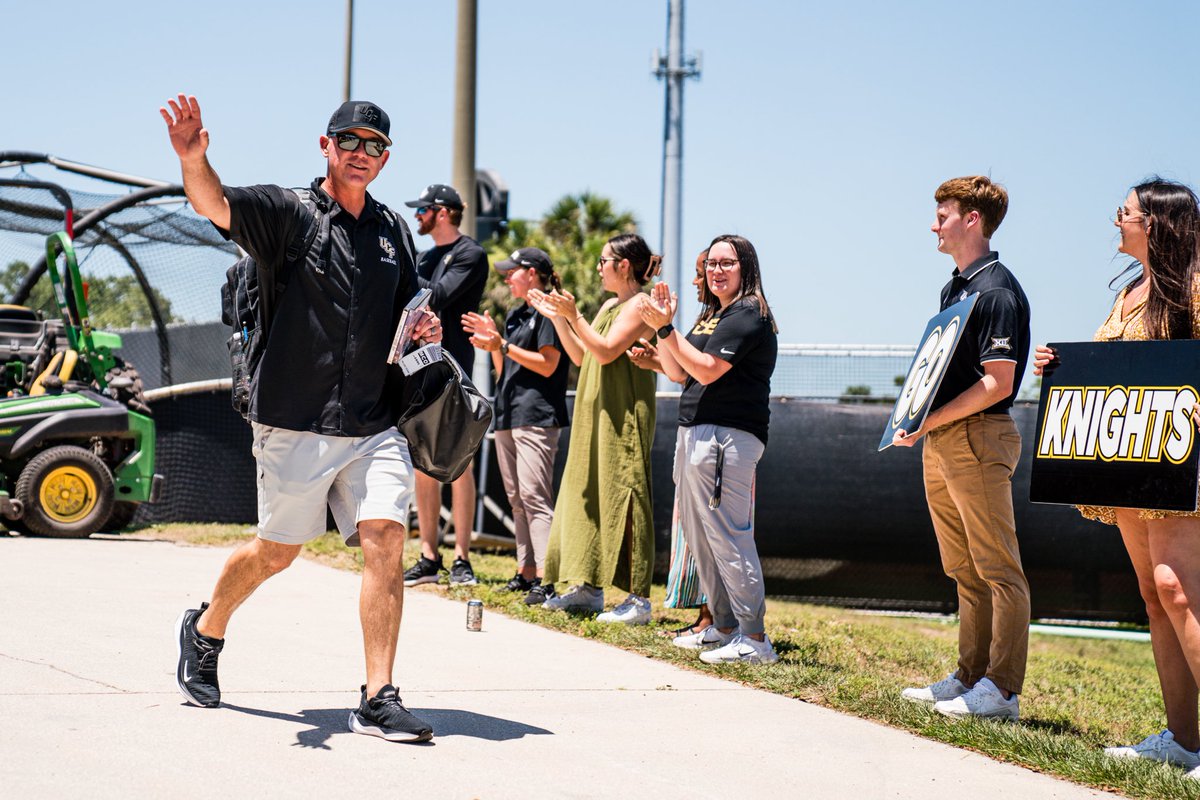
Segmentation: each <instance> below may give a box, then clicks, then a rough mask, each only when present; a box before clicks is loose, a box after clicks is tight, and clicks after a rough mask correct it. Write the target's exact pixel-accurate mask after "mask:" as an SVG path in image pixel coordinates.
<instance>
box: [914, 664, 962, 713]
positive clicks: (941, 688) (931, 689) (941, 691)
mask: <svg viewBox="0 0 1200 800" xmlns="http://www.w3.org/2000/svg"><path fill="white" fill-rule="evenodd" d="M968 691H969V690H968V689H967V687H966V686H963V683H962V681H960V680H959V679H958V675H956V674H955V673H953V672H952V673H950V674H949V675H947V676H946V677H945V678H943V679H942V680H940V681H938V682H937V683H932V684H930V685H929V686H910V687H908V688H907V689H905V690H904V691H903V692H901V693H900V696H901V697H903V698H904V699H905V700H908V701H910V702H913V703H923V704H925V705H927V706H931V705H933V704H934V703H940V702H942V701H943V700H953V699H954V698H956V697H958V696H960V695H964V694H966V693H967V692H968Z"/></svg>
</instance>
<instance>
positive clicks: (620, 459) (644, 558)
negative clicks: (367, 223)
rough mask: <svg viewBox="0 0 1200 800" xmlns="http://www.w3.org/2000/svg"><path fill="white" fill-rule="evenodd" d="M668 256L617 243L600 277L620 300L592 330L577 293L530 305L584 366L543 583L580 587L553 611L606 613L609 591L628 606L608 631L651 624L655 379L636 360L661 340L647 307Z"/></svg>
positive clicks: (554, 601) (634, 243) (636, 240)
mask: <svg viewBox="0 0 1200 800" xmlns="http://www.w3.org/2000/svg"><path fill="white" fill-rule="evenodd" d="M661 260H662V259H661V258H660V257H659V256H656V255H654V254H653V253H651V252H650V248H649V247H648V246H647V245H646V242H645V240H643V239H642V237H640V236H638V235H637V234H633V233H626V234H622V235H620V236H616V237H614V238H612V239H609V240H608V242H607V243H606V244H605V245H604V249H603V250H602V251H601V253H600V261H599V263H598V264H597V267H596V268H597V269H598V270H599V272H600V281H601V284H602V286H603V287H604V290H605V291H607V292H612V293H613V295H615V296H614V297H611V298H609V299H608V300H607V301H605V303H604V304H603V305H602V306H601V307H600V312H599V313H598V314H596V318H595V319H594V320H592V321H591V322H590V323H589V322H588V321H587V320H586V319H584V317H583V314H581V313H579V309H578V308H577V307H576V305H575V298H574V296H573V295H572V294H571V293H570V292H567V291H563V292H558V291H552V292H548V293H547V292H540V291H537V290H531V291H530V293H529V302H530V304H531V305H533V307H534V308H536V309H537V310H538V311H539V312H541V313H542V314H544V315H546V316H547V317H549V318H550V319H551V320H552V321H553V323H554V329H555V331H557V332H558V335H559V338H560V339H561V340H562V343H563V348H564V349H565V350H566V352H567V355H568V356H570V358H571V361H573V362H574V363H575V364H576V365H578V366H579V383H578V385H577V386H576V388H575V410H574V414H573V419H572V421H571V444H570V447H569V449H568V451H567V463H566V467H565V469H564V470H563V477H562V483H561V485H560V487H559V490H558V500H557V502H556V503H555V506H554V523H553V525H552V526H551V529H550V545H549V547H548V549H547V553H546V570H545V578H544V579H543V582H544V583H546V584H553V583H557V582H562V581H566V582H570V583H572V584H573V585H572V586H571V587H570V588H569V589H568V590H567V591H565V592H563V593H562V594H559V595H558V596H556V597H552V598H550V599H548V600H547V601H546V602H545V604H544V606H543V607H544V608H547V609H551V610H559V611H576V612H589V613H596V612H600V611H603V609H604V587H606V586H615V587H617V588H618V589H621V590H623V591H625V592H627V593H628V596H627V597H626V598H625V599H624V600H623V601H622V602H621V603H620V604H618V605H617V607H616V608H614V609H613V610H612V611H608V612H606V613H602V614H600V616H599V617H597V619H598V620H600V621H602V622H615V623H624V624H627V625H645V624H646V623H648V622H649V621H650V576H651V572H652V570H653V567H654V520H653V506H652V504H651V497H650V445H651V443H652V442H653V441H654V376H653V374H652V373H650V372H647V371H645V370H641V369H638V368H637V367H635V366H634V365H633V362H632V361H630V360H629V356H628V355H626V352H625V351H626V350H628V349H629V347H630V346H631V345H632V344H633V343H634V342H636V341H637V340H638V339H640V338H643V337H645V336H648V335H650V333H651V331H650V329H649V328H647V327H646V324H645V323H644V322H642V318H641V315H640V314H639V313H638V309H637V303H636V302H631V301H633V300H635V299H636V298H638V297H641V296H643V293H642V287H643V286H645V284H646V282H647V281H649V280H650V278H651V277H653V276H654V275H655V274H657V272H658V265H659V263H660V262H661Z"/></svg>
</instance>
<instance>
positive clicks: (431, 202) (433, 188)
mask: <svg viewBox="0 0 1200 800" xmlns="http://www.w3.org/2000/svg"><path fill="white" fill-rule="evenodd" d="M404 205H406V206H408V207H409V208H420V207H421V206H445V207H446V208H457V209H460V210H461V209H462V208H463V201H462V198H461V197H459V194H458V192H457V191H455V189H454V187H453V186H447V185H446V184H444V183H431V184H430V185H428V186H426V187H425V191H423V192H421V196H420V197H418V198H417V199H416V200H409V201H408V202H407V203H405V204H404Z"/></svg>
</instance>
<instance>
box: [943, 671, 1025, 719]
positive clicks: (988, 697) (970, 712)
mask: <svg viewBox="0 0 1200 800" xmlns="http://www.w3.org/2000/svg"><path fill="white" fill-rule="evenodd" d="M933 710H934V711H936V712H938V713H939V714H943V715H945V716H947V717H954V718H955V719H962V718H963V717H980V718H984V719H1007V720H1011V721H1012V722H1016V721H1017V719H1018V718H1019V717H1020V716H1021V710H1020V702H1019V701H1018V700H1017V695H1015V694H1014V695H1013V696H1012V697H1010V698H1008V699H1007V700H1005V699H1004V693H1003V692H1001V691H1000V687H998V686H996V684H994V683H992V681H991V679H990V678H980V679H979V682H978V683H976V684H975V685H974V686H972V687H971V691H969V692H967V693H966V694H960V695H959V696H958V697H955V698H953V699H951V700H942V701H941V702H939V703H936V704H935V705H934V706H933Z"/></svg>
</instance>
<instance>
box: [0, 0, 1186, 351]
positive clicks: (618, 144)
mask: <svg viewBox="0 0 1200 800" xmlns="http://www.w3.org/2000/svg"><path fill="white" fill-rule="evenodd" d="M479 5H480V14H479V45H480V48H479V97H478V115H479V125H478V133H477V137H478V139H477V161H478V165H479V166H480V167H486V168H490V169H494V170H496V171H498V172H499V173H500V174H501V175H502V176H503V177H504V178H505V180H506V181H507V182H508V184H509V186H510V189H511V204H510V211H511V213H512V215H513V216H518V217H537V216H540V215H541V214H542V212H544V211H545V210H546V209H547V208H548V207H549V206H550V205H551V204H552V203H553V201H554V200H555V199H557V198H558V197H559V196H561V195H563V194H565V193H568V192H579V191H582V190H585V189H590V190H591V191H594V192H597V193H600V194H603V195H607V196H609V197H612V198H613V199H614V200H615V201H616V202H617V204H618V206H620V207H622V208H627V209H629V210H632V211H633V212H634V213H635V214H636V216H637V217H638V219H639V220H640V222H641V225H642V231H643V233H644V234H645V235H646V237H647V239H648V240H649V241H650V242H651V244H652V246H654V247H656V248H657V247H658V246H659V241H660V240H659V236H660V233H659V202H660V182H661V149H662V144H661V141H662V126H663V121H662V115H663V86H662V84H661V83H659V82H658V81H657V80H656V79H654V78H653V77H652V76H651V74H650V55H651V53H652V51H653V50H654V49H655V48H656V47H658V48H662V47H663V46H664V42H665V35H666V2H665V0H607V2H604V3H569V2H550V1H549V0H508V2H499V1H498V0H480V3H479ZM455 6H456V4H455V3H454V2H452V1H451V0H441V1H440V2H429V0H426V1H425V2H420V3H417V2H400V1H399V0H358V2H357V3H356V14H357V25H356V58H355V78H354V95H355V96H356V97H361V98H367V99H371V100H374V101H375V102H377V103H379V104H380V105H382V106H383V107H384V108H385V109H386V110H387V111H388V112H389V113H390V115H391V118H392V124H393V138H394V139H395V141H396V146H395V148H394V153H393V156H392V160H391V162H390V163H389V164H388V166H387V168H386V170H385V171H384V173H383V175H382V176H381V177H380V179H379V181H378V182H377V183H376V185H375V189H374V193H375V194H376V196H377V197H379V198H380V199H382V200H383V201H384V202H388V203H389V204H392V205H399V204H400V203H401V202H402V201H404V200H407V199H411V198H413V197H415V196H416V195H417V193H418V192H419V191H420V189H421V188H422V187H424V186H425V185H426V184H428V183H431V182H440V181H449V177H450V170H451V152H450V151H451V141H452V119H451V112H452V102H453V90H454V32H455ZM343 20H344V6H343V4H342V3H341V2H338V1H337V0H327V2H323V3H316V2H308V1H307V0H290V1H289V2H282V1H281V0H251V1H250V2H246V1H245V0H243V2H236V3H235V2H227V1H226V0H210V2H207V3H204V4H188V5H186V6H185V5H182V4H170V3H162V2H148V1H147V2H143V1H142V0H127V1H125V2H120V3H93V2H88V3H85V2H76V1H75V0H71V1H70V2H65V3H57V4H54V6H53V7H51V6H40V5H38V4H33V3H25V4H19V5H18V6H17V7H15V8H8V9H6V11H5V22H6V26H5V27H6V30H7V31H8V35H7V36H6V37H5V44H4V48H3V50H2V51H0V63H2V64H3V67H4V72H5V74H6V76H8V77H6V80H5V81H4V88H3V90H2V95H0V97H2V103H0V108H2V109H3V112H2V113H0V149H27V150H35V151H42V152H50V153H53V154H55V155H59V156H63V157H67V158H72V159H75V160H79V161H84V162H88V163H94V164H100V165H103V166H106V167H110V168H114V169H119V170H123V171H127V172H132V173H138V174H143V175H147V176H151V177H157V178H164V179H176V178H177V176H178V165H177V162H176V161H175V159H174V155H173V153H172V151H171V149H170V146H169V144H168V142H167V139H166V135H165V131H164V126H163V123H162V121H161V119H160V118H159V116H158V113H157V108H158V106H159V105H161V104H162V103H163V102H164V101H165V100H166V99H167V98H168V97H170V96H173V95H174V94H175V93H176V92H178V91H186V92H189V93H193V94H196V95H197V96H198V97H199V98H200V101H201V104H202V106H203V109H204V114H205V120H206V123H207V125H208V127H209V129H210V131H211V133H212V148H211V150H210V158H211V160H212V163H213V164H214V166H215V167H216V169H217V170H218V172H219V173H220V175H221V177H222V178H223V180H224V181H225V182H227V183H231V184H247V183H259V182H278V183H283V184H289V185H299V184H303V183H307V181H308V179H310V178H311V177H312V176H314V175H316V174H317V173H318V172H320V171H321V168H322V164H321V162H320V160H319V153H318V150H317V137H318V136H319V135H320V134H321V133H322V132H323V130H324V125H325V123H326V121H327V119H328V116H329V113H330V112H331V111H332V109H333V108H334V107H335V106H336V105H337V103H338V102H339V101H340V92H341V80H342V73H341V70H342V58H343V54H342V40H343ZM1198 21H1200V11H1198V10H1197V6H1196V5H1195V4H1192V3H1183V2H1178V3H1169V2H1161V3H1154V4H1147V3H1140V4H1135V3H1130V2H1112V1H1111V0H1099V1H1097V0H1091V1H1087V2H1085V0H1065V1H1063V2H1006V3H992V4H966V3H963V4H945V3H932V2H928V3H926V2H906V3H888V2H844V3H809V2H770V3H768V2H753V1H751V0H748V1H747V2H743V3H740V4H738V5H737V6H736V7H735V6H733V4H730V3H727V2H718V1H717V0H690V2H688V3H687V14H686V23H687V28H686V48H687V49H688V50H689V51H695V50H702V51H703V69H704V72H703V76H702V78H701V80H700V81H698V82H697V81H689V82H688V83H687V86H686V90H685V91H686V95H685V96H686V100H685V112H684V113H685V140H684V141H685V144H684V156H685V167H684V228H683V232H684V251H685V253H694V252H696V251H698V250H699V249H701V248H702V247H703V246H704V245H705V244H706V243H707V242H708V241H709V240H710V239H711V238H712V237H713V236H714V235H716V234H718V233H724V232H735V233H740V234H742V235H745V236H747V237H748V238H750V239H751V240H752V241H753V242H754V243H755V245H756V246H757V247H758V250H759V254H760V258H761V260H762V263H763V268H764V281H765V286H766V290H767V295H768V298H769V300H770V301H771V302H772V305H773V307H774V308H775V311H776V314H777V316H778V318H779V321H780V328H781V339H782V341H785V342H851V343H853V342H864V343H865V342H871V343H901V344H905V343H914V344H915V342H916V340H917V338H918V337H919V336H920V334H921V332H922V330H923V329H924V323H925V321H926V320H927V319H928V318H929V317H930V316H932V315H933V314H934V312H935V311H936V305H937V293H938V290H939V288H940V287H941V285H942V284H943V283H944V282H945V280H946V279H947V278H948V275H949V272H950V270H951V269H952V267H953V264H952V262H951V261H950V259H949V258H948V257H946V256H943V255H941V254H939V253H937V252H936V250H935V249H934V237H933V235H932V234H931V233H930V232H929V223H930V222H931V221H932V217H933V207H934V204H933V200H932V193H933V190H934V188H935V187H936V186H937V185H938V183H940V182H941V180H943V179H944V178H947V177H951V176H955V175H962V174H971V173H985V174H990V175H991V176H992V177H993V178H994V179H996V180H999V181H1001V182H1003V183H1005V184H1006V185H1007V186H1008V189H1009V192H1010V196H1011V206H1010V210H1009V215H1008V218H1007V219H1006V220H1005V222H1004V224H1003V225H1002V226H1001V228H1000V230H999V231H998V232H997V235H996V237H995V238H994V239H993V244H994V246H995V247H997V248H998V249H999V250H1000V252H1001V255H1002V257H1003V258H1004V260H1005V262H1006V263H1007V264H1008V265H1009V266H1010V268H1012V269H1013V271H1014V272H1015V273H1016V274H1017V275H1018V276H1019V278H1020V279H1021V281H1022V282H1023V284H1024V286H1025V288H1026V291H1027V293H1028V294H1029V297H1030V300H1031V303H1032V306H1033V315H1034V339H1035V340H1036V341H1048V340H1064V341H1065V340H1079V339H1087V338H1090V337H1091V335H1092V332H1093V331H1094V329H1095V328H1096V326H1097V325H1099V323H1100V322H1101V321H1102V320H1103V319H1104V317H1105V315H1106V313H1107V311H1108V308H1109V306H1110V304H1111V297H1112V295H1111V292H1110V291H1109V290H1108V288H1107V283H1108V281H1109V279H1110V278H1111V277H1112V276H1113V275H1115V274H1116V273H1117V272H1119V271H1120V268H1121V264H1120V261H1119V260H1116V259H1114V254H1115V245H1116V229H1115V228H1114V227H1113V226H1112V225H1111V223H1110V222H1109V220H1110V218H1111V216H1112V214H1113V212H1114V210H1115V208H1116V206H1117V205H1118V204H1119V203H1120V202H1121V201H1122V199H1123V198H1124V195H1125V193H1126V191H1127V190H1128V188H1129V186H1130V185H1132V184H1134V183H1136V182H1138V181H1139V180H1140V179H1142V178H1143V177H1144V176H1146V175H1149V174H1152V173H1159V174H1162V175H1164V176H1167V177H1170V178H1175V179H1178V180H1182V181H1185V182H1188V183H1194V182H1195V181H1196V180H1198V179H1200V148H1198V147H1197V142H1196V131H1197V129H1198V128H1200V125H1198V124H1197V123H1198V122H1200V120H1198V119H1197V117H1198V115H1200V112H1198V111H1197V108H1198V107H1200V104H1198V103H1197V97H1196V89H1195V86H1196V81H1195V77H1194V76H1195V61H1194V48H1195V36H1196V33H1197V30H1200V28H1198V26H1197V22H1198ZM419 245H420V246H422V247H424V246H428V245H429V242H428V240H425V241H423V242H420V243H419Z"/></svg>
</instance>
